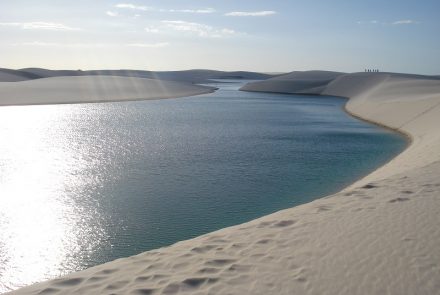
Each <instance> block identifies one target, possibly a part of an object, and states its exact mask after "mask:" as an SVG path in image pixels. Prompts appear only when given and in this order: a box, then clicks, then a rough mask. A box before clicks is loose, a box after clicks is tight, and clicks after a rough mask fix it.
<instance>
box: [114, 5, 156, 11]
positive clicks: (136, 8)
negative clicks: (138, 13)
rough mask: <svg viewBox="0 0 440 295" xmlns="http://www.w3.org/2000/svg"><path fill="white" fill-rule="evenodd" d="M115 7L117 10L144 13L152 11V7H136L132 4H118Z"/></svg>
mask: <svg viewBox="0 0 440 295" xmlns="http://www.w3.org/2000/svg"><path fill="white" fill-rule="evenodd" d="M115 7H116V8H125V9H132V10H142V11H149V10H152V8H151V7H148V6H139V5H134V4H131V3H119V4H116V5H115Z"/></svg>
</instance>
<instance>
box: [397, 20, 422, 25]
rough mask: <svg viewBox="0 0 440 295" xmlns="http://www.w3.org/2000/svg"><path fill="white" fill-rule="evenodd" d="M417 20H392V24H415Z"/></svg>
mask: <svg viewBox="0 0 440 295" xmlns="http://www.w3.org/2000/svg"><path fill="white" fill-rule="evenodd" d="M418 23H419V22H417V21H415V20H412V19H403V20H398V21H395V22H393V25H415V24H418Z"/></svg>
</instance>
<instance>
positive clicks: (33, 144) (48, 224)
mask: <svg viewBox="0 0 440 295" xmlns="http://www.w3.org/2000/svg"><path fill="white" fill-rule="evenodd" d="M67 110H69V107H68V106H63V107H59V106H24V107H2V108H1V109H0V126H1V128H2V134H3V138H1V142H2V144H0V201H1V206H0V277H1V278H2V280H1V281H2V282H11V285H7V286H6V285H1V284H0V293H1V292H4V291H7V290H9V289H11V288H16V286H22V285H26V284H30V283H33V282H37V281H41V280H42V279H45V278H48V277H54V276H58V275H61V274H63V273H64V272H65V270H66V269H70V270H76V269H80V268H81V266H80V265H76V263H78V262H77V261H80V260H78V259H76V258H78V257H76V255H77V253H78V252H79V250H82V251H84V249H78V247H80V245H84V243H78V241H79V240H80V239H89V240H90V243H89V245H90V247H93V246H94V245H93V244H94V243H97V242H98V241H99V239H96V237H97V236H100V235H103V233H102V232H100V231H101V230H100V229H96V227H95V228H93V226H92V228H89V227H88V226H86V224H87V222H88V221H87V220H82V219H83V218H84V216H85V215H86V214H78V213H79V212H78V211H81V210H84V207H83V206H81V204H80V203H78V202H79V200H78V199H75V198H72V197H71V196H72V195H73V194H72V193H73V192H74V190H78V188H81V182H86V181H88V180H87V179H84V177H83V176H82V173H81V171H83V170H84V169H85V168H86V167H87V165H89V164H88V161H86V159H84V158H83V157H81V156H78V153H76V154H75V153H73V151H74V150H75V149H77V148H78V147H77V146H75V144H74V145H72V144H70V142H69V143H68V144H66V141H67V140H69V141H70V140H71V139H72V138H71V137H72V136H75V135H74V134H70V133H69V130H71V129H70V128H69V126H68V124H67V122H68V120H66V119H68V116H71V115H72V114H71V113H69V112H68V111H67ZM77 140H78V139H77ZM77 140H73V141H72V142H73V143H75V142H76V143H78V142H80V141H77ZM81 213H83V212H81ZM90 214H97V213H96V212H90ZM92 231H93V232H92ZM66 264H70V265H66Z"/></svg>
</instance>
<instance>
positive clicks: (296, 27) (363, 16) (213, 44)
mask: <svg viewBox="0 0 440 295" xmlns="http://www.w3.org/2000/svg"><path fill="white" fill-rule="evenodd" d="M0 36H1V38H0V67H7V68H23V67H46V68H53V69H79V68H81V69H98V68H100V69H104V68H107V69H119V68H132V69H148V70H180V69H191V68H210V69H220V70H255V71H269V72H278V71H292V70H307V69H326V70H339V71H348V72H353V71H363V70H364V68H366V67H370V68H379V69H381V70H383V71H396V72H412V73H424V74H440V56H439V53H440V37H439V36H440V1H439V0H417V1H415V0H414V1H412V0H371V1H370V0H364V1H361V0H298V1H297V0H277V1H260V0H235V1H232V0H217V1H211V0H204V1H203V0H191V1H182V0H179V1H178V0H148V1H147V0H121V1H117V0H115V1H113V0H107V1H105V0H69V1H66V0H32V1H31V0H0Z"/></svg>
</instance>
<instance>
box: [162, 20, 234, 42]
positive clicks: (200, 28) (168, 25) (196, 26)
mask: <svg viewBox="0 0 440 295" xmlns="http://www.w3.org/2000/svg"><path fill="white" fill-rule="evenodd" d="M161 23H162V24H163V26H164V29H169V30H174V31H180V32H186V33H190V34H195V35H197V36H199V37H211V38H222V37H228V36H232V35H234V34H236V32H235V31H234V30H231V29H226V28H221V29H219V28H214V27H212V26H209V25H205V24H200V23H194V22H187V21H181V20H164V21H161Z"/></svg>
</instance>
